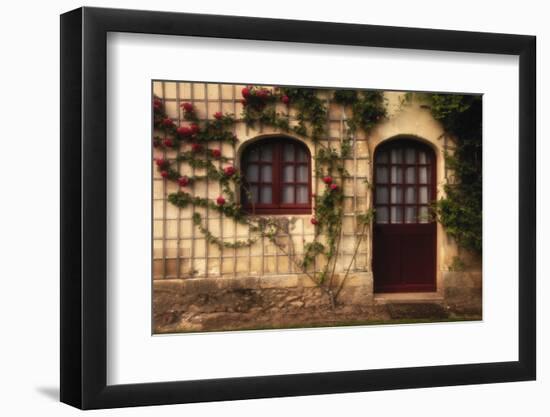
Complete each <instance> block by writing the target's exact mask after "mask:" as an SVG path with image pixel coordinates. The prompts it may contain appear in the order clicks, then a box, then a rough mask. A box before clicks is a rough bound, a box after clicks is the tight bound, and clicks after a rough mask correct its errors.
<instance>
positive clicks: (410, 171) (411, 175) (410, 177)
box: [405, 167, 416, 184]
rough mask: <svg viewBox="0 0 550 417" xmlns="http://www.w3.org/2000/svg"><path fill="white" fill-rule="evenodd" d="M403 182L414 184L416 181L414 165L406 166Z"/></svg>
mask: <svg viewBox="0 0 550 417" xmlns="http://www.w3.org/2000/svg"><path fill="white" fill-rule="evenodd" d="M405 182H406V183H407V184H414V183H415V182H416V172H415V168H414V167H410V168H407V170H406V174H405Z"/></svg>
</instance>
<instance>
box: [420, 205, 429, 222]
mask: <svg viewBox="0 0 550 417" xmlns="http://www.w3.org/2000/svg"><path fill="white" fill-rule="evenodd" d="M418 210H419V211H418V222H419V223H429V221H430V215H429V213H428V207H426V206H422V207H420V208H419V209H418Z"/></svg>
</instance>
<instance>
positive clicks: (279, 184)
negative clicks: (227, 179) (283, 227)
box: [240, 136, 313, 214]
mask: <svg viewBox="0 0 550 417" xmlns="http://www.w3.org/2000/svg"><path fill="white" fill-rule="evenodd" d="M266 144H270V145H273V153H272V155H273V156H272V162H271V166H272V172H271V179H272V191H271V201H272V203H270V204H265V203H258V204H249V203H248V202H247V201H246V197H245V191H244V190H243V187H245V186H247V185H248V180H247V179H246V172H247V169H248V165H249V164H250V161H248V160H247V155H248V153H250V152H251V151H252V150H253V149H254V148H255V147H261V146H262V145H266ZM285 144H293V145H294V146H300V147H301V148H302V149H303V150H304V151H305V153H306V159H307V160H306V161H305V162H298V161H296V160H294V161H291V162H290V163H291V164H293V165H294V166H295V167H296V165H303V164H306V166H307V203H283V202H282V192H283V184H291V183H290V182H284V181H283V171H284V169H283V167H284V165H285V164H288V163H289V162H288V161H284V155H283V150H284V145H285ZM295 159H296V155H295ZM240 162H241V172H242V176H243V184H242V185H241V189H240V192H241V204H242V207H243V209H244V210H245V211H246V212H247V213H249V214H311V213H312V208H313V205H312V201H311V200H312V191H311V188H312V187H311V182H312V175H311V152H310V151H309V148H308V146H307V145H306V144H305V143H303V142H302V141H300V140H297V139H294V138H291V137H288V136H276V137H268V138H263V139H258V140H256V141H254V142H251V143H250V144H249V145H247V146H246V148H245V149H244V150H243V152H242V153H241V156H240ZM257 164H258V165H259V168H258V172H259V171H260V170H261V165H262V162H261V161H258V162H257ZM294 172H295V173H296V169H295V170H294ZM295 179H296V176H295ZM256 183H259V182H255V183H252V184H256ZM259 184H261V183H259ZM292 184H301V185H305V183H304V182H297V181H296V180H295V181H294V182H292ZM295 196H296V195H295Z"/></svg>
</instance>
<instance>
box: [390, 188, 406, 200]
mask: <svg viewBox="0 0 550 417" xmlns="http://www.w3.org/2000/svg"><path fill="white" fill-rule="evenodd" d="M401 191H402V190H401V187H396V186H395V185H394V186H393V187H391V196H390V197H391V202H392V204H401V203H402V202H403V193H402V192H401Z"/></svg>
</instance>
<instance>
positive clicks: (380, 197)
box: [376, 187, 388, 204]
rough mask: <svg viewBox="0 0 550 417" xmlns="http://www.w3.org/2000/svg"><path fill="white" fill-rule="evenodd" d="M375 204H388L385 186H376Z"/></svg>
mask: <svg viewBox="0 0 550 417" xmlns="http://www.w3.org/2000/svg"><path fill="white" fill-rule="evenodd" d="M376 204H388V188H387V187H376Z"/></svg>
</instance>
